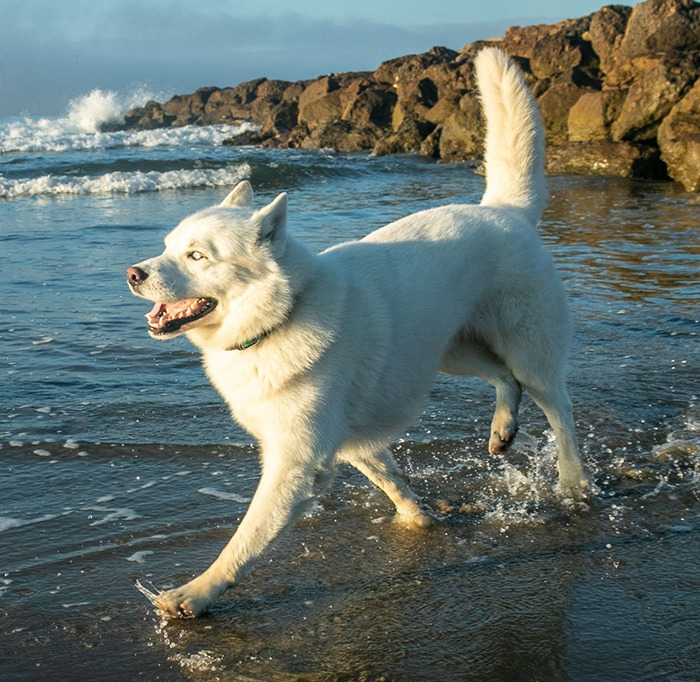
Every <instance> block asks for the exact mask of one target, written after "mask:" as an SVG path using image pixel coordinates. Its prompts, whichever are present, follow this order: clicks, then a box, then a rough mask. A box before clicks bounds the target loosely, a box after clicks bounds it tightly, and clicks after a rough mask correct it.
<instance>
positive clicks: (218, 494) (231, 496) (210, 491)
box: [197, 488, 250, 504]
mask: <svg viewBox="0 0 700 682" xmlns="http://www.w3.org/2000/svg"><path fill="white" fill-rule="evenodd" d="M197 492H198V493H202V495H209V497H213V498H215V499H217V500H227V501H230V502H238V503H239V504H248V502H250V498H249V497H242V496H241V495H236V493H227V492H224V491H222V490H216V489H215V488H200V489H199V490H198V491H197Z"/></svg>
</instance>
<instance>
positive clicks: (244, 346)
mask: <svg viewBox="0 0 700 682" xmlns="http://www.w3.org/2000/svg"><path fill="white" fill-rule="evenodd" d="M269 333H270V332H263V333H262V334H259V335H258V336H256V337H255V338H254V339H248V340H247V341H244V342H243V343H239V344H238V345H236V346H231V348H227V349H226V350H247V349H248V348H251V347H252V346H255V345H256V344H258V343H260V342H261V341H262V340H263V339H264V338H265V337H266V336H267V335H268V334H269Z"/></svg>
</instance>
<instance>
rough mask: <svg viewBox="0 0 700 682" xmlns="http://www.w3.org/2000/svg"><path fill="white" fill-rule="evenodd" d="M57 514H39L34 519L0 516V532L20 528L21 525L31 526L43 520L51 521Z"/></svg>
mask: <svg viewBox="0 0 700 682" xmlns="http://www.w3.org/2000/svg"><path fill="white" fill-rule="evenodd" d="M55 518H56V514H44V516H37V517H36V518H34V519H17V518H14V517H12V516H0V533H2V531H4V530H9V529H10V528H20V527H21V526H29V525H31V524H33V523H41V522H42V521H50V520H51V519H55Z"/></svg>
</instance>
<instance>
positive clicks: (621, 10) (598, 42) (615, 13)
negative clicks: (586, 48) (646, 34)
mask: <svg viewBox="0 0 700 682" xmlns="http://www.w3.org/2000/svg"><path fill="white" fill-rule="evenodd" d="M630 14H632V8H631V7H627V6H625V5H609V6H607V7H603V8H602V9H600V10H598V11H597V12H596V13H595V14H594V15H593V16H592V17H591V23H590V26H589V28H588V35H589V37H590V41H591V47H592V48H593V51H594V52H595V53H596V54H597V55H598V60H599V64H600V70H601V71H602V72H603V73H604V74H607V73H609V72H610V71H612V69H613V68H614V67H615V64H616V63H617V62H618V59H619V53H620V45H621V44H622V39H623V37H624V35H625V30H626V29H627V22H628V21H629V18H630Z"/></svg>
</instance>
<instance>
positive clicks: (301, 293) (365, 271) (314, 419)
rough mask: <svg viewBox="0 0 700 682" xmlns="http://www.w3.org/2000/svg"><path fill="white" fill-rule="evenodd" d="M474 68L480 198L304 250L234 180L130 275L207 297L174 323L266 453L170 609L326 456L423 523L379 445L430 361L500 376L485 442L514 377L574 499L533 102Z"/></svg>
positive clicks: (519, 88)
mask: <svg viewBox="0 0 700 682" xmlns="http://www.w3.org/2000/svg"><path fill="white" fill-rule="evenodd" d="M476 65H477V76H478V82H479V87H480V90H481V93H482V98H483V102H484V109H485V112H486V117H487V128H488V132H487V146H486V170H487V190H486V193H485V195H484V199H483V201H482V203H481V205H480V206H467V205H453V206H445V207H441V208H435V209H431V210H427V211H422V212H420V213H416V214H414V215H410V216H408V217H406V218H403V219H401V220H398V221H397V222H395V223H392V224H390V225H387V226H386V227H383V228H381V229H379V230H377V231H376V232H373V233H372V234H370V235H368V236H367V237H365V238H364V239H362V240H361V241H356V242H348V243H345V244H341V245H339V246H336V247H334V248H332V249H329V250H327V251H325V252H323V253H321V254H320V255H313V254H312V253H310V252H309V251H308V250H307V249H306V248H305V247H304V246H302V245H301V244H300V243H299V242H297V241H296V240H295V239H294V238H293V237H292V236H291V235H289V234H287V230H286V204H287V202H286V195H284V194H283V195H280V196H279V197H278V198H277V199H276V200H275V201H273V202H272V203H271V204H270V205H268V206H266V207H265V208H263V209H261V210H259V211H255V210H254V209H253V196H252V190H251V188H250V185H249V184H248V183H246V182H244V183H241V184H240V185H239V186H238V187H237V188H236V189H235V190H234V191H233V192H232V193H231V194H230V195H229V196H228V197H227V198H226V199H225V200H224V202H222V204H221V205H219V206H217V207H214V208H211V209H207V210H204V211H201V212H199V213H196V214H195V215H193V216H190V217H188V218H186V219H185V220H184V221H183V222H182V223H181V224H180V225H179V226H178V227H176V228H175V230H173V232H172V233H171V234H170V235H169V236H168V237H167V239H166V248H165V251H164V252H163V254H162V255H160V256H158V257H157V258H153V259H151V260H148V261H145V262H143V263H141V264H139V266H136V267H138V268H140V269H141V272H142V273H143V275H147V277H144V278H143V281H140V282H137V283H133V282H132V284H134V286H133V290H134V293H136V294H138V295H140V296H143V297H145V298H148V299H150V300H153V301H166V302H167V301H177V300H179V299H184V298H191V297H207V298H212V299H215V300H216V301H217V302H218V304H217V306H216V308H215V309H214V310H213V312H211V313H209V314H208V315H206V316H204V317H202V318H201V319H199V320H197V321H196V322H192V323H190V324H188V325H185V327H184V328H183V331H185V333H186V334H187V336H188V337H189V339H190V340H191V341H192V342H193V343H194V344H195V345H196V346H197V347H199V348H200V350H201V352H202V355H203V359H204V366H205V368H206V371H207V374H208V375H209V378H210V379H211V381H212V383H213V384H214V386H216V388H217V389H218V390H219V391H220V393H221V394H222V396H223V397H224V399H225V400H226V402H227V403H228V405H229V407H230V409H231V412H232V414H233V417H234V418H235V419H236V420H237V421H238V422H239V423H240V424H241V425H242V426H243V427H244V428H246V429H247V430H248V431H249V432H250V433H251V434H252V435H253V436H255V438H256V439H257V440H258V441H259V443H260V448H261V458H262V477H261V480H260V484H259V487H258V490H257V491H256V493H255V496H254V497H253V500H252V502H251V504H250V508H249V509H248V512H247V514H246V515H245V518H244V519H243V521H242V522H241V524H240V526H239V527H238V530H237V531H236V533H235V534H234V536H233V538H232V539H231V541H230V542H229V543H228V545H227V546H226V548H225V549H224V550H223V551H222V553H221V554H220V556H219V557H218V558H217V559H216V561H214V563H213V564H212V565H211V566H210V567H209V568H208V569H207V570H206V571H205V572H204V573H203V574H202V575H200V576H199V577H197V578H195V579H194V580H192V581H191V582H189V583H187V584H186V585H184V586H182V587H179V588H177V589H174V590H170V591H168V592H164V593H161V594H160V595H158V596H157V597H156V604H157V606H158V607H159V608H160V609H161V610H162V611H163V612H164V613H165V614H167V615H172V616H191V615H199V614H200V613H202V612H204V611H205V610H207V609H208V608H209V607H210V606H211V604H212V603H213V602H214V601H215V600H216V598H217V597H218V596H219V595H220V594H221V593H222V592H224V590H226V589H227V588H228V587H230V586H232V585H234V584H236V583H238V582H239V581H240V580H241V578H242V577H243V576H244V575H245V573H246V572H247V571H248V570H249V568H250V567H251V566H252V564H253V562H254V561H255V559H256V558H258V557H259V556H260V554H261V553H262V552H263V551H264V550H265V549H266V547H267V546H268V545H269V543H270V542H272V541H273V540H274V538H275V537H276V536H277V535H278V534H279V533H280V532H281V531H282V530H283V529H285V528H286V527H288V526H289V525H290V524H291V523H292V522H293V521H294V519H295V518H297V517H298V516H299V514H300V513H301V512H302V511H303V509H304V508H305V507H306V506H307V505H308V503H309V502H310V500H312V498H313V497H314V496H316V495H318V494H320V493H322V492H323V491H324V490H326V489H327V488H328V486H329V485H330V484H331V482H332V480H333V476H334V474H335V471H336V466H337V464H338V462H347V463H350V464H352V465H354V466H355V467H357V468H358V469H359V470H360V471H362V472H363V473H364V474H366V475H367V476H368V477H369V478H370V479H371V480H372V481H373V482H374V483H376V484H377V485H378V486H379V487H380V488H382V490H384V491H385V492H386V494H387V495H388V496H389V497H390V498H391V500H392V501H393V502H394V504H395V505H396V508H397V512H398V518H399V519H401V520H404V521H407V522H409V523H414V524H418V525H427V524H428V523H429V520H430V519H429V516H428V515H427V514H426V513H425V512H424V511H423V510H422V509H421V507H420V504H419V502H418V500H417V498H416V497H415V495H414V494H413V493H412V492H411V490H410V489H409V488H408V486H407V482H406V477H405V476H404V475H403V473H402V472H401V470H400V469H399V467H398V466H397V464H396V462H395V461H394V459H393V457H392V455H391V453H390V452H389V450H388V449H387V445H388V443H389V442H390V439H391V438H392V437H393V436H394V435H395V434H397V433H398V432H399V431H400V430H402V429H403V428H405V427H406V425H407V424H409V423H410V422H411V421H412V420H414V419H415V417H416V416H417V415H418V414H419V413H420V411H421V409H422V407H423V405H424V401H425V399H426V396H427V394H428V392H429V390H430V387H431V385H432V382H433V380H434V378H435V375H436V373H437V372H438V371H442V372H446V373H451V374H464V375H475V376H479V377H482V378H483V379H485V380H486V381H488V382H490V383H492V384H493V385H494V386H495V388H496V411H495V414H494V419H493V424H492V434H491V440H490V442H489V447H490V450H491V451H492V452H502V451H503V450H505V448H506V447H508V445H509V444H510V442H511V441H512V439H513V437H514V436H515V433H516V431H517V411H518V404H519V401H520V396H521V390H522V389H525V390H527V391H528V392H529V393H530V394H531V396H532V397H533V398H534V400H535V401H536V402H537V403H538V405H540V407H541V408H542V409H543V410H544V412H545V414H546V416H547V418H548V420H549V422H550V424H551V426H552V428H553V429H554V432H555V434H556V438H557V441H558V446H559V475H560V488H561V490H562V493H563V494H564V495H566V496H573V497H582V496H584V495H585V492H586V489H587V485H588V480H587V477H586V474H585V472H584V470H583V467H582V465H581V462H580V459H579V456H578V452H577V447H576V439H575V435H574V421H573V417H572V412H571V403H570V401H569V398H568V395H567V391H566V387H565V364H566V356H567V348H568V344H569V338H570V334H571V318H570V315H569V311H568V307H567V303H566V299H565V295H564V291H563V288H562V286H561V283H560V281H559V278H558V276H557V273H556V271H555V268H554V265H553V263H552V259H551V258H550V256H549V254H548V253H547V251H546V250H545V249H544V248H543V246H542V244H541V242H540V239H539V237H538V235H537V231H536V224H537V221H538V220H539V218H540V214H541V211H542V208H543V205H544V201H545V198H546V191H545V181H544V174H543V144H542V139H543V135H542V127H541V123H540V120H539V115H538V113H537V109H536V106H535V103H534V101H533V98H532V96H531V94H530V93H529V91H528V89H527V87H526V86H525V84H524V82H523V80H522V76H521V75H520V73H519V71H518V69H517V68H516V67H515V66H514V65H513V64H512V63H511V62H510V61H509V60H508V59H507V57H506V56H505V55H503V54H502V53H501V52H499V51H497V50H494V49H487V50H484V51H482V52H481V53H480V54H479V56H478V58H477V62H476ZM195 252H197V253H196V255H194V256H193V254H194V253H195ZM194 258H197V260H194ZM175 333H179V331H178V332H175ZM263 334H265V335H264V336H263V337H262V339H261V340H260V341H259V342H258V343H256V344H255V345H253V346H251V347H250V348H247V349H246V350H232V349H233V348H239V347H240V346H241V344H243V343H244V342H245V341H248V340H254V339H256V338H258V337H260V335H263ZM172 335H173V334H170V336H172ZM166 336H169V335H166Z"/></svg>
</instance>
